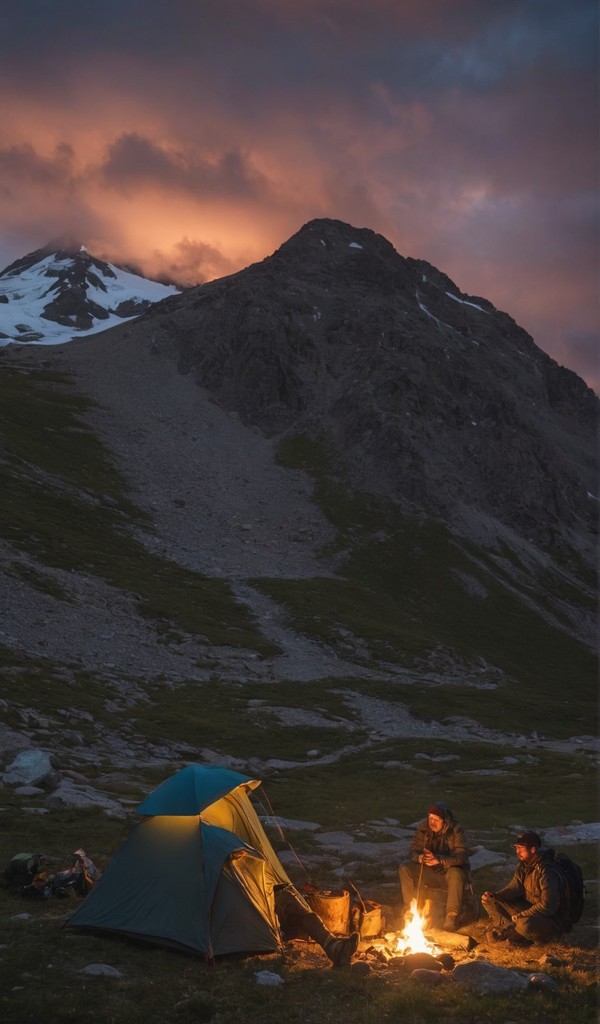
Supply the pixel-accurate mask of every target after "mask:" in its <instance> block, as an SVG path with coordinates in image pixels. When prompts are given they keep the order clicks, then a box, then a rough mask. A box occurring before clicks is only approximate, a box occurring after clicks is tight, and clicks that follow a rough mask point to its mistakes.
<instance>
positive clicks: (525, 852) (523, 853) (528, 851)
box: [515, 846, 537, 864]
mask: <svg viewBox="0 0 600 1024" xmlns="http://www.w3.org/2000/svg"><path fill="white" fill-rule="evenodd" d="M515 853H516V855H517V860H520V861H523V863H524V864H527V861H529V860H531V858H532V857H534V856H535V855H536V853H537V850H536V848H535V846H515Z"/></svg>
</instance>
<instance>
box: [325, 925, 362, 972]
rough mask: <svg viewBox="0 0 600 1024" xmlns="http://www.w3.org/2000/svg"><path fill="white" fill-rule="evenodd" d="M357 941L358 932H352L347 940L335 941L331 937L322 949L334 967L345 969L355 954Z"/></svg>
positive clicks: (358, 938) (358, 937)
mask: <svg viewBox="0 0 600 1024" xmlns="http://www.w3.org/2000/svg"><path fill="white" fill-rule="evenodd" d="M359 940H360V935H359V934H358V932H352V934H351V935H349V936H348V938H347V939H336V938H334V936H333V935H332V936H331V938H329V939H327V941H326V942H325V945H324V946H323V949H324V950H325V952H326V953H327V956H328V957H329V959H330V960H331V962H332V964H333V966H334V967H347V965H348V964H349V963H350V961H351V960H352V957H353V956H354V954H355V953H356V950H357V948H358V943H359Z"/></svg>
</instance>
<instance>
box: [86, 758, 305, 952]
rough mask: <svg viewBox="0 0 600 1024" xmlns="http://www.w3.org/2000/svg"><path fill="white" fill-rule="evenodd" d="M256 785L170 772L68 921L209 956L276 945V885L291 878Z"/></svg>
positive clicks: (218, 773) (216, 771) (210, 770)
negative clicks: (269, 832) (259, 806)
mask: <svg viewBox="0 0 600 1024" xmlns="http://www.w3.org/2000/svg"><path fill="white" fill-rule="evenodd" d="M258 786H260V781H258V780H257V779H250V778H247V777H246V776H244V775H240V774H239V773H238V772H233V771H230V770H229V769H226V768H218V767H214V766H208V765H198V764H192V765H189V766H188V767H187V768H183V769H182V770H181V771H179V772H177V774H176V775H173V776H172V777H171V778H169V779H167V780H166V781H165V782H163V783H162V784H161V785H160V786H159V787H158V788H157V789H156V790H154V792H153V793H151V794H150V795H149V796H148V797H147V798H146V799H145V800H144V801H143V802H142V803H141V804H140V806H139V807H138V808H137V812H136V813H137V814H138V815H141V816H143V817H142V819H141V820H140V821H139V823H138V824H137V825H135V827H134V828H133V830H132V832H131V834H130V835H129V836H128V838H127V839H126V841H125V842H124V844H123V845H122V846H121V848H120V849H119V850H118V851H117V853H116V854H115V855H114V856H113V857H112V859H111V860H110V862H109V864H108V867H107V868H106V871H105V872H104V874H103V876H102V878H101V879H100V881H99V882H97V883H96V885H95V886H94V888H93V889H92V890H91V892H90V893H89V895H88V896H87V897H86V898H85V900H84V902H83V903H82V905H81V907H79V909H78V910H77V911H76V912H75V913H74V914H73V915H72V917H71V918H70V919H69V920H68V921H67V923H66V927H72V928H77V929H90V930H93V931H100V932H114V933H118V934H122V935H128V936H131V937H132V938H137V939H144V940H147V941H149V942H154V943H158V944H159V945H169V946H175V947H178V948H181V949H184V950H187V951H190V952H193V953H199V954H205V955H206V956H208V957H212V956H218V955H221V954H224V953H243V952H267V951H270V950H274V949H277V948H278V947H279V945H280V934H279V926H278V922H277V918H276V916H275V908H274V901H273V887H274V885H276V884H278V883H287V882H289V878H288V876H287V874H286V872H285V870H284V868H283V866H282V865H281V863H280V862H279V859H278V857H277V855H276V853H275V851H274V849H273V847H272V846H271V844H270V842H269V840H268V838H267V836H266V834H265V832H264V829H263V827H262V825H261V823H260V820H259V818H258V815H257V813H256V811H255V809H254V807H253V806H252V803H251V801H250V798H249V795H248V794H249V793H250V792H251V791H252V790H253V789H256V788H257V787H258Z"/></svg>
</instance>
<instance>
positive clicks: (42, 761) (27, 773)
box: [2, 749, 55, 786]
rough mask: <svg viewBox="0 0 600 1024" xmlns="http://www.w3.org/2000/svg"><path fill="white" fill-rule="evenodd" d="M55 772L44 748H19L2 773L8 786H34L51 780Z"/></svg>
mask: <svg viewBox="0 0 600 1024" xmlns="http://www.w3.org/2000/svg"><path fill="white" fill-rule="evenodd" d="M54 779H55V773H54V770H53V768H52V762H51V760H50V755H49V754H47V753H46V751H45V750H35V749H34V750H21V751H20V753H18V754H17V756H16V757H15V759H14V761H12V763H11V764H9V766H8V768H7V769H6V771H5V772H4V773H3V775H2V781H3V782H4V783H5V784H6V785H8V786H18V785H23V786H36V785H39V784H41V783H44V782H52V781H54Z"/></svg>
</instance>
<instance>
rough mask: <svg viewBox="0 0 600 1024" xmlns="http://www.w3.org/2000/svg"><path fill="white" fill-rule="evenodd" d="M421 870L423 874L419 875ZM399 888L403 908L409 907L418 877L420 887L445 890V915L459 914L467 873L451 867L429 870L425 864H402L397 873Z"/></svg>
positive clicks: (415, 891) (462, 869)
mask: <svg viewBox="0 0 600 1024" xmlns="http://www.w3.org/2000/svg"><path fill="white" fill-rule="evenodd" d="M421 868H423V874H422V875H421ZM399 875H400V888H401V889H402V902H403V903H404V905H405V907H408V906H410V904H411V901H412V900H414V899H415V897H416V894H417V885H418V880H419V876H420V877H421V886H422V887H423V888H428V889H445V890H446V914H460V909H461V907H462V902H463V896H464V892H465V885H466V883H467V880H468V871H466V870H465V868H458V867H451V868H448V869H447V870H446V871H444V870H443V869H442V870H441V871H438V870H436V869H435V868H429V867H427V865H426V864H423V865H421V864H414V863H413V862H412V861H410V862H409V863H408V864H402V866H401V867H400V871H399Z"/></svg>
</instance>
